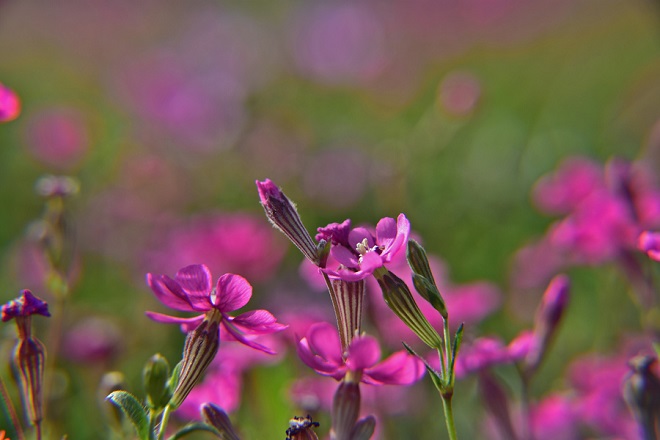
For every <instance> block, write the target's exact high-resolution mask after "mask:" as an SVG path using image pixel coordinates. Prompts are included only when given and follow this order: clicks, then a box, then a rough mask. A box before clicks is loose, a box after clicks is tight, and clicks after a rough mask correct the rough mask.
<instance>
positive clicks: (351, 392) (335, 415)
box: [330, 381, 360, 440]
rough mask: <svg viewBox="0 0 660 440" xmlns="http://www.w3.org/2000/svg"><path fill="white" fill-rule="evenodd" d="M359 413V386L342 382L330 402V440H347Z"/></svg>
mask: <svg viewBox="0 0 660 440" xmlns="http://www.w3.org/2000/svg"><path fill="white" fill-rule="evenodd" d="M359 413H360V385H359V383H355V382H347V381H342V382H340V383H339V387H337V391H336V392H335V397H334V399H333V401H332V428H331V429H330V439H331V440H348V439H350V438H351V437H350V435H351V432H352V431H353V428H354V426H355V422H357V419H358V415H359Z"/></svg>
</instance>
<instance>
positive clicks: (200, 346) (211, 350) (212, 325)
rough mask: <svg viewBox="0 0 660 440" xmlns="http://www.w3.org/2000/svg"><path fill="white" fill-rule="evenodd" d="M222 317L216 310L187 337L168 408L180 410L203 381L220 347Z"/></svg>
mask: <svg viewBox="0 0 660 440" xmlns="http://www.w3.org/2000/svg"><path fill="white" fill-rule="evenodd" d="M221 318H222V315H221V314H220V312H218V311H217V310H215V309H212V311H211V312H209V313H208V314H207V318H206V319H204V321H202V323H201V324H199V325H198V326H197V328H195V329H194V330H193V331H191V332H190V333H188V336H186V342H185V345H184V347H183V360H182V361H181V362H182V365H181V373H180V374H179V381H178V383H177V385H176V388H175V389H174V392H173V393H172V398H171V399H170V402H169V404H168V406H170V407H171V408H172V409H176V408H178V407H179V406H180V405H181V404H182V403H183V401H184V400H185V399H186V397H187V396H188V394H189V393H190V391H191V390H192V389H193V387H194V386H195V385H197V383H199V381H200V380H201V379H202V376H203V375H204V372H205V371H206V368H207V367H208V366H209V364H210V363H211V361H212V360H213V358H214V357H215V355H216V353H217V352H218V348H219V347H220V334H219V332H218V324H219V322H220V319H221Z"/></svg>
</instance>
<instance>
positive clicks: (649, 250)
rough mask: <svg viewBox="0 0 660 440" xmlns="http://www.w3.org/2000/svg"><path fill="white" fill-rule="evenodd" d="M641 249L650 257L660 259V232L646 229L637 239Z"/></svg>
mask: <svg viewBox="0 0 660 440" xmlns="http://www.w3.org/2000/svg"><path fill="white" fill-rule="evenodd" d="M637 247H638V248H639V250H641V251H643V252H646V255H648V256H649V258H651V259H653V260H655V261H660V233H658V232H651V231H644V232H642V233H641V234H640V236H639V238H638V240H637Z"/></svg>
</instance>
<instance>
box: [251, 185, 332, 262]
mask: <svg viewBox="0 0 660 440" xmlns="http://www.w3.org/2000/svg"><path fill="white" fill-rule="evenodd" d="M256 183H257V190H258V191H259V199H260V200H261V205H262V206H263V207H264V211H265V212H266V217H268V220H270V222H271V223H272V224H273V225H274V226H275V227H276V228H277V229H279V230H280V231H282V233H284V235H286V236H287V237H289V240H291V242H293V244H295V245H296V247H297V248H298V249H300V251H301V252H302V253H303V254H304V255H305V257H307V258H308V259H309V260H310V261H311V262H312V263H314V264H315V265H317V266H318V265H319V264H320V262H321V256H320V249H319V247H318V246H317V245H316V243H314V240H312V237H311V236H310V235H309V232H308V231H307V229H305V226H304V225H303V223H302V220H301V219H300V215H299V214H298V211H297V210H296V206H295V205H294V204H293V203H292V202H291V200H289V199H288V198H287V196H285V195H284V193H283V192H282V190H280V189H279V188H278V187H277V185H275V184H274V183H273V182H272V181H271V180H270V179H266V180H264V181H263V182H259V181H258V180H257V182H256Z"/></svg>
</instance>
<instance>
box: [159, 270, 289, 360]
mask: <svg viewBox="0 0 660 440" xmlns="http://www.w3.org/2000/svg"><path fill="white" fill-rule="evenodd" d="M147 284H148V285H149V287H151V290H152V291H153V292H154V294H155V295H156V297H157V298H158V299H159V300H160V301H161V302H162V303H163V304H165V305H166V306H168V307H170V308H173V309H175V310H180V311H185V312H202V314H200V315H198V316H195V317H192V318H178V317H175V316H169V315H162V314H160V313H155V312H147V313H146V314H147V316H148V317H150V318H151V319H153V320H154V321H158V322H163V323H177V324H181V328H182V329H183V330H184V331H190V330H192V329H194V328H195V327H197V326H198V325H199V324H201V323H202V321H204V318H205V317H208V318H209V320H210V321H215V322H218V321H219V322H220V329H221V335H222V337H223V338H224V339H227V340H237V341H239V342H241V343H243V344H245V345H247V346H249V347H252V348H255V349H257V350H261V351H264V352H266V353H271V354H273V353H274V352H273V351H272V350H271V349H270V348H268V347H265V346H263V345H261V344H258V343H256V342H254V341H253V340H252V336H257V335H264V334H269V333H274V332H278V331H281V330H284V329H285V328H286V326H285V325H282V324H279V323H277V322H276V319H275V317H274V316H273V315H272V314H271V313H270V312H268V311H266V310H253V311H250V312H245V313H242V314H240V315H238V316H236V317H233V316H229V315H228V313H229V312H233V311H234V310H238V309H240V308H241V307H243V306H245V305H246V304H247V303H248V301H249V300H250V298H251V297H252V286H251V285H250V283H248V282H247V280H246V279H245V278H243V277H241V276H240V275H234V274H224V275H222V276H221V277H220V278H219V279H218V282H217V284H216V287H215V288H214V287H213V286H212V285H211V272H210V271H209V269H208V268H207V267H206V266H205V265H203V264H195V265H191V266H187V267H184V268H183V269H181V270H179V271H178V272H177V274H176V276H175V277H174V279H172V278H170V277H168V276H167V275H154V274H151V273H150V274H147Z"/></svg>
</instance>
